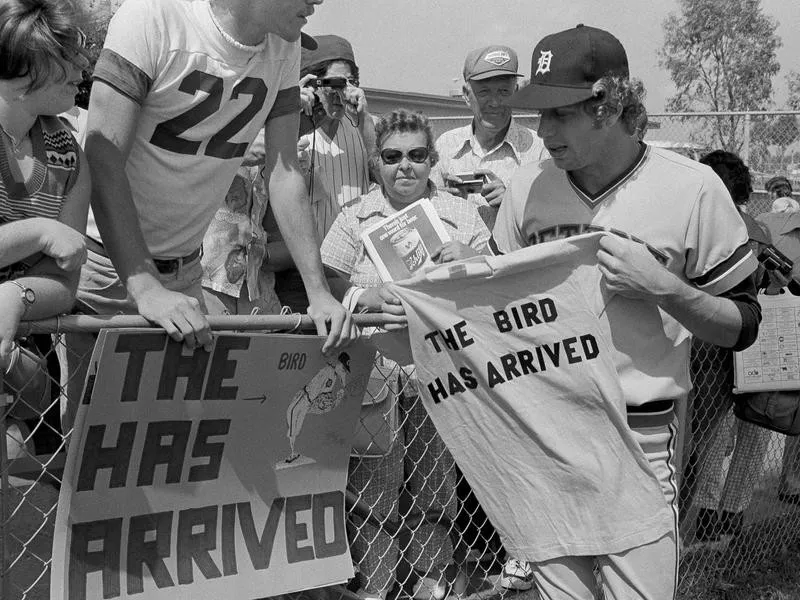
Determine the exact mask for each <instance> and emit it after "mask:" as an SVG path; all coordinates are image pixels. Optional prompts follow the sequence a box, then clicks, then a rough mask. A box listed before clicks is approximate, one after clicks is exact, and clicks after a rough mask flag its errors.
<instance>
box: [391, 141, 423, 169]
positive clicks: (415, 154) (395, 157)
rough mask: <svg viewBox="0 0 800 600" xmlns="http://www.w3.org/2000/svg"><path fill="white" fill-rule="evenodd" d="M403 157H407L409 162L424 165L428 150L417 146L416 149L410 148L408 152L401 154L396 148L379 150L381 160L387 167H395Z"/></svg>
mask: <svg viewBox="0 0 800 600" xmlns="http://www.w3.org/2000/svg"><path fill="white" fill-rule="evenodd" d="M404 156H407V157H408V160H410V161H411V162H414V163H424V162H425V161H426V160H427V159H428V149H427V148H426V147H425V146H419V147H418V148H411V150H409V151H408V152H403V151H402V150H397V149H396V148H386V149H384V150H381V160H382V161H383V163H384V164H387V165H396V164H397V163H399V162H400V161H401V160H403V157H404Z"/></svg>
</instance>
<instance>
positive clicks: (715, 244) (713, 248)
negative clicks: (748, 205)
mask: <svg viewBox="0 0 800 600" xmlns="http://www.w3.org/2000/svg"><path fill="white" fill-rule="evenodd" d="M685 243H686V267H685V275H686V277H687V278H688V279H689V280H690V281H692V283H694V284H695V285H696V286H697V287H698V288H700V289H702V290H704V291H706V292H708V293H710V294H712V295H715V296H716V295H719V294H721V293H723V292H725V291H727V290H729V289H731V288H732V287H734V286H735V285H737V284H738V283H740V282H741V281H742V280H743V279H744V278H745V277H747V276H748V275H750V274H751V273H752V272H753V271H755V270H756V268H757V267H758V261H757V260H756V257H755V255H754V254H753V252H752V250H751V249H750V246H749V244H748V237H747V227H746V226H745V224H744V221H742V217H741V216H740V215H739V211H738V210H737V209H736V207H735V206H734V204H733V200H731V197H730V194H729V193H728V191H727V189H725V186H724V185H723V183H722V181H721V180H719V178H716V177H714V178H711V177H706V178H705V182H704V184H703V187H702V189H701V190H700V194H699V197H698V199H697V203H696V204H695V207H694V210H693V211H692V215H691V218H690V220H689V225H688V227H687V229H686V241H685Z"/></svg>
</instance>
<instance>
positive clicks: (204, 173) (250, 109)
mask: <svg viewBox="0 0 800 600" xmlns="http://www.w3.org/2000/svg"><path fill="white" fill-rule="evenodd" d="M94 78H95V79H96V80H100V81H102V82H103V83H105V84H107V85H109V86H111V87H112V88H114V89H115V90H117V91H118V92H119V93H121V94H123V95H125V96H126V97H128V98H130V99H131V100H132V101H133V102H135V103H136V104H138V105H139V106H140V108H141V110H140V111H139V117H138V121H137V125H136V131H135V134H134V136H133V142H132V144H131V150H130V154H129V155H128V160H127V163H126V165H125V173H126V174H127V176H128V179H129V181H130V185H131V193H132V196H133V202H134V204H135V206H136V210H137V211H138V213H139V221H140V225H141V228H142V233H143V234H144V239H145V242H146V243H147V248H148V250H149V251H150V252H151V253H152V255H153V256H155V257H158V258H172V257H178V256H185V255H187V254H190V253H191V252H194V251H195V250H197V248H199V247H200V243H201V242H202V240H203V235H204V234H205V232H206V229H207V228H208V225H209V223H210V222H211V219H212V217H213V216H214V213H215V212H216V210H217V209H218V208H219V206H220V200H221V199H222V198H224V197H225V193H226V192H227V190H228V187H229V186H230V183H231V181H232V180H233V177H234V175H235V174H236V170H237V169H238V168H239V166H240V165H241V164H242V157H243V156H244V154H245V152H246V150H247V147H248V146H249V145H250V143H251V142H252V141H253V140H254V139H255V137H256V135H257V134H258V131H259V129H260V128H261V127H263V126H264V123H265V122H266V121H267V120H269V119H273V118H276V117H281V116H283V115H288V114H296V113H297V112H298V111H299V110H300V91H299V87H298V81H299V79H300V42H299V40H298V41H296V42H287V41H285V40H283V39H281V38H280V37H279V36H277V35H274V34H269V35H267V36H266V38H265V39H264V41H263V42H262V43H261V44H258V45H257V46H245V45H243V44H240V43H238V42H236V40H234V39H233V38H231V37H230V36H229V35H227V34H226V33H225V32H224V31H223V30H222V29H221V28H220V27H219V25H218V24H217V22H216V19H215V17H214V15H213V13H212V10H211V2H210V0H168V1H165V0H125V2H123V4H122V5H121V6H120V7H119V9H118V10H117V12H116V13H115V14H114V17H113V18H112V19H111V22H110V24H109V26H108V35H107V36H106V40H105V45H104V47H103V50H102V52H101V54H100V58H99V59H98V61H97V65H96V66H95V69H94ZM88 233H89V235H91V236H92V237H95V236H97V235H98V234H97V232H93V231H89V232H88Z"/></svg>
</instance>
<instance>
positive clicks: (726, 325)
mask: <svg viewBox="0 0 800 600" xmlns="http://www.w3.org/2000/svg"><path fill="white" fill-rule="evenodd" d="M657 302H658V304H659V306H660V307H661V308H662V309H664V311H666V312H667V313H669V314H670V315H671V316H672V317H674V318H675V320H677V321H678V322H679V323H680V324H681V325H683V326H684V327H686V329H688V330H689V331H690V332H691V333H692V334H693V335H694V336H696V337H698V338H700V339H701V340H703V341H705V342H709V343H712V344H715V345H717V346H722V347H723V348H732V347H733V346H734V345H735V344H736V342H737V340H738V339H739V334H740V333H741V330H742V315H741V313H740V311H739V309H738V308H737V307H736V303H735V302H734V301H733V300H730V299H728V298H722V297H719V296H712V295H710V294H708V293H706V292H703V291H701V290H698V289H697V288H694V287H692V286H690V285H688V284H687V283H685V282H683V281H681V280H680V279H678V278H677V277H675V282H674V285H673V286H671V289H670V290H669V291H668V292H666V293H664V294H662V295H661V296H659V297H658V298H657Z"/></svg>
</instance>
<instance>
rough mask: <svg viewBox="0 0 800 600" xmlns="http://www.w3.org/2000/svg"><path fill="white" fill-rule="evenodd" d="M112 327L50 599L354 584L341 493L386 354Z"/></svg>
mask: <svg viewBox="0 0 800 600" xmlns="http://www.w3.org/2000/svg"><path fill="white" fill-rule="evenodd" d="M322 343H323V339H322V338H320V337H317V336H305V335H275V334H272V335H268V334H259V333H224V334H220V335H216V336H215V337H214V348H213V350H212V351H211V352H210V353H208V352H205V351H203V350H202V349H198V350H196V351H194V352H191V351H187V350H185V348H184V347H183V345H182V344H179V343H176V342H173V341H172V340H169V339H168V338H167V336H166V335H165V334H164V333H163V332H158V331H154V330H141V329H140V330H114V331H111V330H104V331H102V332H101V333H100V336H99V339H98V342H97V345H96V347H95V351H94V354H93V355H92V362H91V367H90V371H89V377H88V381H89V382H90V385H91V391H90V392H88V393H86V394H84V403H83V405H82V406H81V407H80V408H79V411H78V417H77V420H76V425H75V429H74V432H73V434H72V438H71V443H70V446H69V452H68V456H67V464H66V468H65V472H64V479H63V483H62V487H61V492H60V496H59V504H58V513H57V516H56V526H55V532H56V533H55V539H54V544H53V568H52V575H51V598H52V599H54V600H61V599H65V600H100V599H104V598H147V599H148V600H174V599H176V598H183V599H191V600H203V599H215V600H217V599H219V598H229V597H231V594H232V590H235V596H236V598H241V599H242V600H246V599H254V598H263V597H265V596H274V595H277V594H282V593H286V592H295V591H300V590H305V589H310V588H316V587H320V586H324V585H329V584H333V583H341V582H343V581H345V580H347V579H349V578H350V577H352V576H353V567H352V562H351V559H350V552H349V547H348V543H347V535H346V530H345V506H344V489H345V485H346V482H347V464H348V460H349V456H350V450H351V444H352V438H353V433H354V431H355V426H356V422H357V419H358V414H359V411H360V408H361V401H362V398H363V396H364V392H365V389H366V384H367V380H368V378H369V373H370V370H371V368H372V363H373V358H374V354H375V351H374V348H369V347H367V346H366V344H364V343H362V342H358V343H356V344H353V345H351V346H349V347H348V348H347V349H345V350H344V351H342V352H340V353H339V354H337V355H335V356H332V357H330V358H326V357H324V356H323V355H322V353H321V352H320V349H321V347H322Z"/></svg>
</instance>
